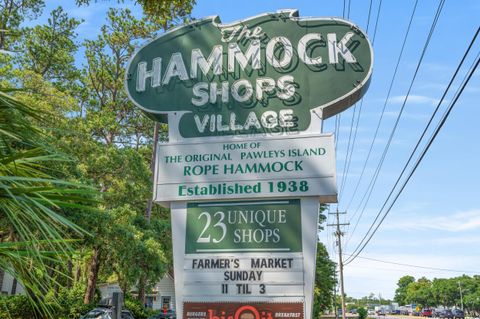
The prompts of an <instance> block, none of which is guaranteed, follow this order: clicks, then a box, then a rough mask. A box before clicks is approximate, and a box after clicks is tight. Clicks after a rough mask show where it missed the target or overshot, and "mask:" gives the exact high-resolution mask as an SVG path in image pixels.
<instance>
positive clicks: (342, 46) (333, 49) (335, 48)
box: [327, 32, 357, 64]
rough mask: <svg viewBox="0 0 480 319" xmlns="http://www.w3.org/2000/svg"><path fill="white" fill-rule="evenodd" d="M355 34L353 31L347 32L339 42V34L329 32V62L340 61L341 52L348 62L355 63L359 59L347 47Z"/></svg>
mask: <svg viewBox="0 0 480 319" xmlns="http://www.w3.org/2000/svg"><path fill="white" fill-rule="evenodd" d="M353 36H354V34H353V32H347V33H346V34H345V35H344V36H343V38H342V40H341V41H340V42H339V43H337V35H336V34H335V33H329V34H327V39H328V62H330V63H332V64H333V63H338V54H340V55H341V56H342V57H343V58H344V59H345V61H346V62H347V63H355V62H357V59H356V58H355V57H354V56H353V54H352V52H350V50H349V49H348V48H347V42H348V41H349V40H350V39H351V38H352V37H353Z"/></svg>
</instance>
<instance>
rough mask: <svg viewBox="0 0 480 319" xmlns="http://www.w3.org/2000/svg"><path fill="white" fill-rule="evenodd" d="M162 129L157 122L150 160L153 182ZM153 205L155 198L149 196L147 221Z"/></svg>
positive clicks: (153, 180) (146, 213)
mask: <svg viewBox="0 0 480 319" xmlns="http://www.w3.org/2000/svg"><path fill="white" fill-rule="evenodd" d="M159 129H160V124H159V123H158V122H155V128H154V129H153V152H152V160H151V161H150V170H151V171H152V183H154V182H155V158H156V157H157V144H158V131H159ZM152 205H153V199H152V198H149V199H148V202H147V209H146V210H145V219H146V220H147V222H150V217H151V216H152Z"/></svg>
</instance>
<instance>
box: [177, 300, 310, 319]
mask: <svg viewBox="0 0 480 319" xmlns="http://www.w3.org/2000/svg"><path fill="white" fill-rule="evenodd" d="M183 318H184V319H303V318H304V314H303V304H302V303H298V302H292V303H266V302H263V303H258V302H251V303H235V302H232V303H215V302H187V303H185V306H184V309H183Z"/></svg>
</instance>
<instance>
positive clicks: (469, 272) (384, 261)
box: [344, 254, 480, 274]
mask: <svg viewBox="0 0 480 319" xmlns="http://www.w3.org/2000/svg"><path fill="white" fill-rule="evenodd" d="M344 255H349V254H344ZM350 256H351V255H350ZM358 258H361V259H365V260H371V261H375V262H379V263H384V264H390V265H397V266H403V267H411V268H419V269H427V270H438V271H444V272H456V273H463V274H480V273H479V272H478V271H471V270H458V269H449V268H437V267H428V266H420V265H412V264H405V263H399V262H395V261H388V260H380V259H375V258H370V257H362V256H358Z"/></svg>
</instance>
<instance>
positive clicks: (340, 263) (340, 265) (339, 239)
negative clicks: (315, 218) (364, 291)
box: [327, 208, 350, 319]
mask: <svg viewBox="0 0 480 319" xmlns="http://www.w3.org/2000/svg"><path fill="white" fill-rule="evenodd" d="M346 213H347V212H339V211H338V208H337V211H336V212H335V213H329V214H330V215H337V223H336V224H328V225H327V226H336V227H337V230H336V231H335V236H337V245H338V269H339V273H340V300H341V301H342V319H345V318H346V312H345V286H344V284H343V257H342V236H343V232H342V231H341V230H340V226H345V225H350V223H342V224H341V223H340V214H346Z"/></svg>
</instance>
